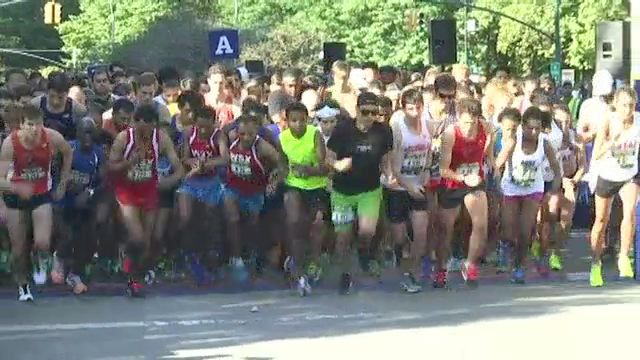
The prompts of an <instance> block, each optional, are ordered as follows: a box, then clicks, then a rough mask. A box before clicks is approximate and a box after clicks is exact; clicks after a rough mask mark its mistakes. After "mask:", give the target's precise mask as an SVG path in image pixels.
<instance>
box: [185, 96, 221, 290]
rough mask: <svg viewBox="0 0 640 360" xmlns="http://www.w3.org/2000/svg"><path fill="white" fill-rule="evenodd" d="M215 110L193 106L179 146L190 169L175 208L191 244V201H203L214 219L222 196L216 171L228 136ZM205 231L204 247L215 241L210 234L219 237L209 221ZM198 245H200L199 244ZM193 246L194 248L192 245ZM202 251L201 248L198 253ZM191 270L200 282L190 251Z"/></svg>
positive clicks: (196, 260)
mask: <svg viewBox="0 0 640 360" xmlns="http://www.w3.org/2000/svg"><path fill="white" fill-rule="evenodd" d="M215 116H216V113H215V110H214V109H213V108H211V107H208V106H207V107H204V108H196V109H195V110H194V113H193V117H194V119H195V125H194V126H190V127H188V128H187V129H186V130H185V132H184V136H185V138H186V139H187V141H186V142H185V144H184V146H183V148H182V161H183V163H184V165H185V167H186V168H187V169H189V171H188V172H187V175H186V176H185V179H184V181H183V183H182V185H181V186H180V188H179V189H178V208H179V215H180V230H181V231H180V233H181V234H182V235H183V236H182V237H183V239H184V238H187V237H191V238H192V242H189V241H186V243H188V244H190V245H193V244H194V243H195V241H193V240H195V239H193V235H194V232H193V231H192V229H190V228H188V227H187V226H188V225H189V224H190V220H192V217H193V205H194V201H196V202H199V203H201V204H204V205H205V206H206V210H208V214H207V215H209V216H211V218H212V219H211V221H217V220H218V219H219V218H221V216H220V215H221V214H219V213H218V207H219V205H220V203H221V200H222V182H221V179H220V175H219V169H220V168H221V167H225V166H226V165H227V164H228V162H229V149H228V147H229V145H228V144H227V138H226V136H224V133H223V131H222V130H220V129H219V128H218V126H217V123H216V117H215ZM207 217H208V216H205V217H203V216H200V217H199V220H200V222H201V221H204V220H205V219H206V218H207ZM206 228H207V230H209V231H207V233H206V234H204V236H206V238H205V239H204V240H205V241H204V242H205V244H199V245H201V246H202V247H205V248H206V249H212V248H213V246H212V245H214V244H213V242H212V241H211V240H208V239H211V238H212V237H219V236H220V234H212V233H211V232H212V231H211V229H212V228H213V229H215V230H218V231H219V230H220V229H221V226H218V227H217V228H216V227H214V226H211V223H208V224H207V226H206ZM198 248H200V247H198ZM192 250H197V249H193V246H192ZM200 255H202V252H201V253H200ZM191 256H192V259H191V260H192V271H193V273H194V275H195V278H196V282H198V283H201V282H202V281H204V279H203V271H201V267H200V266H199V264H200V262H201V261H202V259H201V258H197V256H196V255H195V254H192V255H191Z"/></svg>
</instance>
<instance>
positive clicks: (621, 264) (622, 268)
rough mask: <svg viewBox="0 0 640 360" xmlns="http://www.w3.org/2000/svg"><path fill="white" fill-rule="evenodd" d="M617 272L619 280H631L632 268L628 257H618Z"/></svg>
mask: <svg viewBox="0 0 640 360" xmlns="http://www.w3.org/2000/svg"><path fill="white" fill-rule="evenodd" d="M618 271H619V272H620V278H622V279H632V278H633V266H632V265H631V260H630V259H629V257H628V256H626V255H624V256H620V257H618Z"/></svg>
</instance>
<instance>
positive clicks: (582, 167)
mask: <svg viewBox="0 0 640 360" xmlns="http://www.w3.org/2000/svg"><path fill="white" fill-rule="evenodd" d="M575 148H576V150H575V151H576V158H577V161H578V170H576V173H575V175H573V178H571V181H572V182H573V183H574V184H577V183H578V182H580V180H582V177H583V176H584V173H585V172H586V171H587V154H586V152H585V149H584V144H583V143H580V142H578V143H576V145H575Z"/></svg>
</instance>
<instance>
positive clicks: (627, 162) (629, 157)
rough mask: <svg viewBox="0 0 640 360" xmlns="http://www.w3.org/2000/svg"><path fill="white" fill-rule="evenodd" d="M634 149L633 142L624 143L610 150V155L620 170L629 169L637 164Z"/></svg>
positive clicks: (634, 143)
mask: <svg viewBox="0 0 640 360" xmlns="http://www.w3.org/2000/svg"><path fill="white" fill-rule="evenodd" d="M636 147H637V145H636V142H635V141H626V142H624V143H622V144H618V145H615V146H614V147H613V148H612V149H611V155H612V156H613V158H614V159H616V162H617V163H618V166H620V168H622V169H629V168H632V167H633V166H634V165H635V164H636V163H637V162H638V158H637V156H636Z"/></svg>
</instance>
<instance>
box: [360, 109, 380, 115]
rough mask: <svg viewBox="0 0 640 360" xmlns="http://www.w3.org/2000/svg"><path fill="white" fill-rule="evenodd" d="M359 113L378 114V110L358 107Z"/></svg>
mask: <svg viewBox="0 0 640 360" xmlns="http://www.w3.org/2000/svg"><path fill="white" fill-rule="evenodd" d="M360 113H361V114H362V115H364V116H372V115H378V110H369V109H360Z"/></svg>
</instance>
